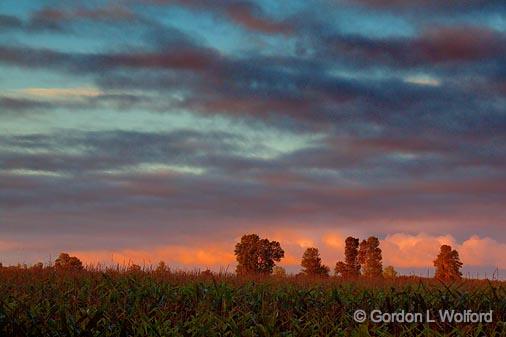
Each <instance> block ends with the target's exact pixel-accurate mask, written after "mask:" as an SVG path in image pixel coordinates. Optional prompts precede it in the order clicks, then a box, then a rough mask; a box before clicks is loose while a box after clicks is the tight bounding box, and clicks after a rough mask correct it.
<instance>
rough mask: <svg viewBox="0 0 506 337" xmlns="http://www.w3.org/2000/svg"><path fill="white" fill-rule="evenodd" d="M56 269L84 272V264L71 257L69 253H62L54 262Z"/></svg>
mask: <svg viewBox="0 0 506 337" xmlns="http://www.w3.org/2000/svg"><path fill="white" fill-rule="evenodd" d="M54 267H55V268H56V269H59V270H82V269H84V267H83V263H82V262H81V260H79V259H78V258H77V257H75V256H70V255H69V254H67V253H60V255H59V256H58V258H57V259H56V260H55V261H54Z"/></svg>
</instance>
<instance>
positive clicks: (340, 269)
mask: <svg viewBox="0 0 506 337" xmlns="http://www.w3.org/2000/svg"><path fill="white" fill-rule="evenodd" d="M334 273H335V274H336V276H341V277H343V278H346V277H347V275H348V268H347V267H346V263H344V262H343V261H338V262H337V263H336V267H335V269H334Z"/></svg>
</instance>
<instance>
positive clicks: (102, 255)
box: [72, 245, 235, 269]
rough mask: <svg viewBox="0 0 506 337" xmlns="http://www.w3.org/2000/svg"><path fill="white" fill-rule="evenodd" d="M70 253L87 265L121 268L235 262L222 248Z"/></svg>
mask: <svg viewBox="0 0 506 337" xmlns="http://www.w3.org/2000/svg"><path fill="white" fill-rule="evenodd" d="M72 254H74V255H76V256H77V257H79V258H80V259H81V260H82V261H83V262H85V263H87V264H97V263H106V264H107V263H113V264H116V263H118V264H120V265H129V264H133V263H135V264H139V265H146V266H149V265H154V264H156V263H158V261H165V262H166V263H169V264H171V265H176V266H184V267H195V268H197V267H198V268H212V269H217V268H221V267H227V266H228V265H231V264H234V263H235V257H234V254H233V249H231V248H230V247H225V246H218V245H216V246H199V247H193V246H177V245H173V246H160V247H156V248H154V249H123V250H100V251H75V252H72Z"/></svg>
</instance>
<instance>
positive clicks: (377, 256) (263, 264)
mask: <svg viewBox="0 0 506 337" xmlns="http://www.w3.org/2000/svg"><path fill="white" fill-rule="evenodd" d="M344 244H345V248H344V261H338V262H336V265H335V267H334V275H335V276H337V277H340V278H343V279H354V278H359V277H366V278H381V277H386V278H394V277H396V276H397V272H396V271H395V269H394V267H393V266H387V267H385V268H383V264H382V260H383V258H382V251H381V248H380V241H379V239H378V238H377V237H374V236H371V237H369V238H368V239H365V240H362V241H361V242H360V240H359V239H358V238H354V237H352V236H349V237H348V238H346V240H345V242H344ZM234 254H235V256H236V260H237V267H236V273H237V275H270V274H274V275H276V276H284V275H286V271H285V270H284V269H283V268H282V267H280V266H276V263H277V262H280V261H281V259H282V258H284V257H285V251H284V250H283V248H281V244H280V243H279V242H277V241H270V240H269V239H267V238H264V239H261V238H260V237H259V236H258V235H257V234H247V235H243V236H242V237H241V240H240V242H238V243H237V244H236V245H235V249H234ZM301 267H302V270H301V272H300V275H304V276H312V277H328V276H330V268H329V267H328V266H326V265H324V264H323V263H322V259H321V257H320V252H319V250H318V248H315V247H310V248H307V249H306V250H305V251H304V254H303V255H302V259H301ZM434 267H435V268H436V273H435V278H437V279H441V280H445V281H452V280H458V279H461V278H462V273H461V271H460V269H461V268H462V262H461V261H460V258H459V253H458V252H457V251H456V250H455V249H452V247H451V246H448V245H442V246H441V248H440V252H439V254H438V255H437V257H436V259H435V260H434ZM0 268H2V264H1V263H0ZM9 268H28V267H27V266H26V265H24V266H20V265H18V266H17V267H9ZM44 268H45V267H44V265H43V264H42V263H41V262H39V263H36V264H34V265H33V266H32V267H30V269H35V270H41V269H44ZM50 268H53V269H55V270H62V271H69V270H72V271H80V270H83V269H84V266H83V263H82V262H81V260H79V258H77V257H76V256H70V255H69V254H67V253H61V254H60V255H59V256H58V258H57V259H56V260H55V262H54V264H53V265H52V266H50ZM142 270H143V269H142V268H141V267H140V266H139V265H136V264H132V265H130V266H129V267H128V269H127V271H128V272H141V271H142ZM154 271H156V272H163V273H165V272H170V268H169V267H168V266H167V265H166V264H165V262H163V261H160V263H159V264H158V266H157V267H156V269H154ZM202 274H204V275H211V274H212V272H211V271H210V270H205V271H204V272H203V273H202Z"/></svg>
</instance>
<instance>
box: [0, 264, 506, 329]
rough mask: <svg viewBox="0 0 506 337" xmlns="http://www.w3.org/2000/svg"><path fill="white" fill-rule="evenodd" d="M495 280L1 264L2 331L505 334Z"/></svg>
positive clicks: (505, 299)
mask: <svg viewBox="0 0 506 337" xmlns="http://www.w3.org/2000/svg"><path fill="white" fill-rule="evenodd" d="M505 285H506V284H505V283H503V282H498V281H494V282H491V281H478V280H465V281H461V282H458V283H453V284H443V283H440V282H438V281H435V280H430V279H418V278H407V277H405V278H396V279H393V280H380V281H374V282H371V281H367V280H356V281H342V280H339V279H337V278H333V277H330V278H322V279H309V278H301V277H291V276H288V277H242V278H241V277H236V276H233V275H228V274H216V275H209V274H200V273H198V272H195V273H187V272H186V273H185V272H175V273H157V272H154V271H149V270H148V271H136V272H126V271H121V270H119V269H117V270H104V271H100V270H94V271H90V270H87V271H76V272H58V271H55V270H52V269H43V270H30V269H26V270H23V269H6V268H4V269H3V270H0V336H38V337H39V336H206V337H212V336H241V337H246V336H304V337H308V336H431V337H432V336H506V325H505V323H504V321H505V318H506V288H505ZM357 309H362V310H365V311H366V312H370V311H372V310H375V309H377V310H381V311H382V312H398V311H400V310H405V311H407V312H426V311H427V310H429V311H431V312H435V311H437V310H439V309H455V310H460V311H463V310H473V311H474V312H486V311H489V310H493V322H492V323H448V322H432V323H372V322H370V321H366V322H364V323H357V322H355V321H354V319H353V314H354V312H355V310H357Z"/></svg>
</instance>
